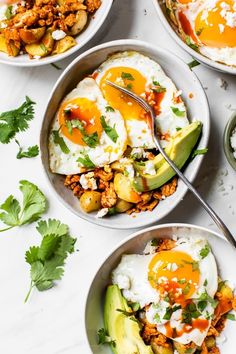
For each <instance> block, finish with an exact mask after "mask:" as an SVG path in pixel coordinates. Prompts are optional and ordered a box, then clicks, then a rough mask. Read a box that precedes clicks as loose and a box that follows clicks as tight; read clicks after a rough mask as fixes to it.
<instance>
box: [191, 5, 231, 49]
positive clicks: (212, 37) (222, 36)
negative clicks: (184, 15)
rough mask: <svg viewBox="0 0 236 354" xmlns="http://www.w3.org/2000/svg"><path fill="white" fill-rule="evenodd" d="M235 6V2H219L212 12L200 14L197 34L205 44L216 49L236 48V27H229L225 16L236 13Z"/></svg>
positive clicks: (196, 29)
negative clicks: (227, 13)
mask: <svg viewBox="0 0 236 354" xmlns="http://www.w3.org/2000/svg"><path fill="white" fill-rule="evenodd" d="M223 4H224V5H223ZM234 4H235V2H234V1H233V0H224V1H218V2H217V3H216V5H215V7H214V8H213V9H212V10H207V9H204V10H203V11H201V12H199V14H198V15H197V17H196V20H195V32H196V34H197V35H198V38H199V39H200V41H201V42H202V43H203V44H205V45H207V46H209V47H216V48H222V47H235V46H236V27H230V26H229V25H227V21H226V19H225V18H224V17H225V15H224V16H223V14H225V12H226V11H227V12H230V13H231V14H232V13H235V10H234V9H233V6H234ZM224 8H225V10H224ZM227 8H228V9H227Z"/></svg>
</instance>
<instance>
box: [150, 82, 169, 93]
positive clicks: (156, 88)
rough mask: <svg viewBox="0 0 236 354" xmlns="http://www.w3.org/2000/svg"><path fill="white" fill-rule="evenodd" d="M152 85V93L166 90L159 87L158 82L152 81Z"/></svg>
mask: <svg viewBox="0 0 236 354" xmlns="http://www.w3.org/2000/svg"><path fill="white" fill-rule="evenodd" d="M152 83H153V85H154V86H155V87H154V88H152V91H154V92H156V93H162V92H166V88H165V87H163V86H161V84H160V83H159V82H158V81H155V80H154V81H153V82H152Z"/></svg>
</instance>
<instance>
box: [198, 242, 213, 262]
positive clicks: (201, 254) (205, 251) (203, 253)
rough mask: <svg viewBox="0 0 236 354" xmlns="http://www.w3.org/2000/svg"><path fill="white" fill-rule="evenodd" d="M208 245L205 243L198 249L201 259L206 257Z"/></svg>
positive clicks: (208, 250) (208, 249)
mask: <svg viewBox="0 0 236 354" xmlns="http://www.w3.org/2000/svg"><path fill="white" fill-rule="evenodd" d="M210 250H211V249H210V246H209V245H208V244H207V245H206V246H205V247H204V248H202V249H201V251H200V256H201V257H202V259H204V258H206V257H207V256H208V254H209V252H210Z"/></svg>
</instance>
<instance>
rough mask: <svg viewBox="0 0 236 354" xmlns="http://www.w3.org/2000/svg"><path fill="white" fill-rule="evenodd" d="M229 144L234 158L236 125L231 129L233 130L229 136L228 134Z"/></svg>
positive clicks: (235, 156)
mask: <svg viewBox="0 0 236 354" xmlns="http://www.w3.org/2000/svg"><path fill="white" fill-rule="evenodd" d="M230 145H231V148H232V150H233V155H234V158H235V160H236V126H235V128H234V129H233V131H232V133H231V136H230Z"/></svg>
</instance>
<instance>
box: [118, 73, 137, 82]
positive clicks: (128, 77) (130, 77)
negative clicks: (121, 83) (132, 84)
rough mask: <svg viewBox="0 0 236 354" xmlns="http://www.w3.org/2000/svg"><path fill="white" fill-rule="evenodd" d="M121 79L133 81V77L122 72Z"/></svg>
mask: <svg viewBox="0 0 236 354" xmlns="http://www.w3.org/2000/svg"><path fill="white" fill-rule="evenodd" d="M121 77H122V79H125V80H130V81H134V77H133V76H132V75H131V74H130V73H126V72H124V71H122V73H121Z"/></svg>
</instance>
